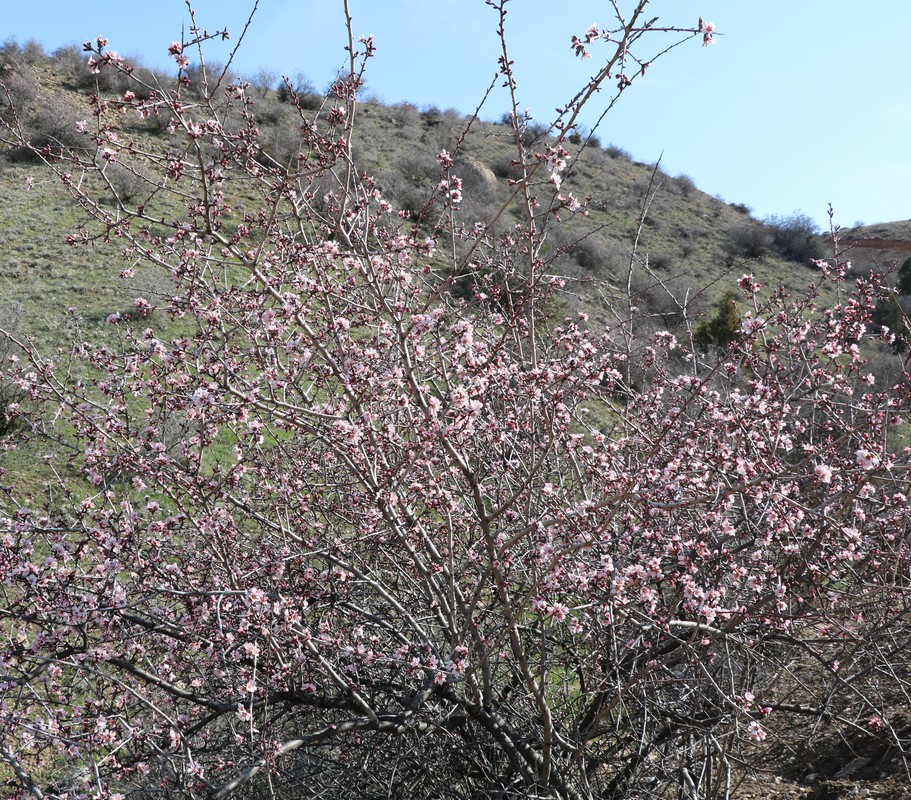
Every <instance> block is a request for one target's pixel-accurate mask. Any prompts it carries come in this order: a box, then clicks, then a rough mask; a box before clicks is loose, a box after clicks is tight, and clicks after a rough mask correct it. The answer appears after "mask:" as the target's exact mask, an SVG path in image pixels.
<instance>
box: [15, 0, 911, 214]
mask: <svg viewBox="0 0 911 800" xmlns="http://www.w3.org/2000/svg"><path fill="white" fill-rule="evenodd" d="M251 3H252V0H251V1H250V2H248V0H199V2H197V4H196V7H197V13H198V20H199V22H200V24H201V25H202V26H204V27H207V28H209V29H210V30H213V29H216V28H219V27H228V28H229V30H230V31H231V32H232V34H234V35H235V36H236V35H237V34H239V33H240V30H241V28H242V27H243V23H244V22H245V21H246V17H247V14H248V12H249V9H250V7H251ZM623 5H626V6H628V5H630V3H629V2H627V1H626V0H621V6H623ZM862 5H864V4H861V3H858V2H856V0H752V1H748V0H733V1H732V0H652V4H651V6H650V8H651V9H652V14H653V15H658V16H660V17H661V19H662V21H664V22H666V23H668V24H682V25H695V23H696V20H697V18H698V16H699V15H700V14H701V15H702V16H703V17H704V18H705V19H706V20H710V21H713V22H715V23H716V25H717V28H718V30H719V31H720V32H722V33H724V34H725V35H724V36H723V37H719V38H718V43H717V44H716V45H715V46H714V47H709V48H704V49H703V48H701V47H699V46H698V44H697V43H696V42H693V43H691V44H689V45H687V46H684V47H681V48H678V49H676V50H674V51H672V52H671V53H670V54H669V55H667V56H666V57H664V58H663V59H662V60H660V61H658V62H657V63H656V64H655V65H654V66H653V67H652V69H651V70H649V72H648V74H647V75H646V77H645V79H644V80H642V81H640V82H638V83H637V84H636V85H635V86H634V87H633V89H632V90H631V91H630V92H628V93H627V94H626V95H625V96H624V98H623V100H622V102H621V103H620V104H619V106H618V107H617V108H616V109H615V110H614V111H613V112H612V113H611V115H609V116H608V118H607V120H606V123H605V125H604V127H603V128H602V129H601V130H600V134H601V139H602V141H604V142H605V143H607V142H610V143H614V144H617V145H619V146H621V147H623V148H625V149H626V150H628V151H629V152H630V153H631V154H632V155H633V156H634V157H635V158H637V159H638V160H642V161H649V162H651V161H654V160H656V159H657V158H658V156H659V155H660V154H661V153H662V151H663V153H664V161H663V164H664V167H665V169H666V171H668V172H670V173H671V174H677V173H686V174H688V175H690V176H691V177H692V178H693V179H694V180H695V181H696V184H697V185H698V186H699V188H700V189H702V190H703V191H706V192H709V193H710V194H717V195H720V196H721V197H723V198H724V199H725V200H728V201H730V202H742V203H746V204H747V205H749V206H750V207H751V208H752V209H753V210H754V213H755V214H756V215H757V216H760V217H764V216H767V215H770V214H789V213H790V212H792V211H795V210H800V211H802V212H804V213H807V214H809V215H810V216H812V217H813V218H814V219H816V220H817V221H818V222H819V223H820V224H826V210H827V204H828V203H830V202H831V203H832V204H833V205H834V207H835V212H836V220H837V222H839V223H840V224H841V225H843V226H849V225H852V224H854V222H855V221H858V220H860V221H864V222H866V223H868V224H869V223H873V222H885V221H889V220H896V219H907V218H909V217H911V198H909V194H911V145H909V138H911V137H909V131H911V92H909V79H911V47H909V46H908V37H909V31H911V0H879V2H876V3H870V4H868V5H867V6H866V8H867V9H868V10H865V9H864V8H862V7H861V6H862ZM341 6H342V4H341V0H260V8H259V11H258V12H257V15H256V17H255V18H254V21H253V25H252V28H251V30H250V33H249V34H248V39H247V41H246V44H245V46H244V48H243V49H242V51H241V53H240V56H239V60H238V61H237V62H236V66H237V67H238V69H240V70H241V71H242V72H248V73H252V72H255V71H256V70H257V69H259V68H267V69H270V70H272V71H274V72H276V73H279V74H289V75H294V74H295V73H298V72H303V73H304V74H306V75H307V76H308V77H309V78H310V79H311V80H312V81H313V82H314V83H315V84H316V85H317V86H318V87H319V88H323V87H324V86H325V85H326V84H327V83H328V81H329V80H330V78H332V77H333V76H334V74H335V72H336V70H337V69H338V68H339V67H340V66H341V65H342V64H343V62H344V57H345V54H344V51H343V49H342V48H343V45H344V28H343V21H342V14H341ZM351 7H352V11H353V15H354V18H355V29H356V32H357V33H358V34H368V33H372V34H374V35H375V37H376V43H377V47H378V52H377V57H376V59H375V60H374V62H373V64H372V67H371V68H370V71H369V73H368V84H369V88H370V90H371V91H372V92H374V93H375V94H376V95H378V96H379V97H380V98H381V99H382V100H384V101H386V102H397V101H402V100H407V101H410V102H413V103H415V104H417V105H419V106H421V105H427V104H435V105H438V106H440V107H441V108H447V107H455V108H458V109H459V110H461V111H464V112H468V111H471V110H473V109H474V107H475V105H476V104H477V101H478V99H479V98H480V96H481V92H482V91H483V89H484V88H485V87H486V86H487V84H488V83H489V81H490V79H491V77H492V75H493V73H494V70H495V68H496V58H497V55H498V53H499V51H498V44H497V40H496V36H495V16H494V14H493V12H492V11H491V9H490V8H488V7H486V6H485V5H484V3H483V0H351ZM510 8H511V9H512V10H511V12H510V16H509V21H510V25H511V27H512V45H511V46H512V50H511V55H512V57H513V58H514V59H515V61H516V71H517V74H518V77H519V80H520V82H521V84H522V98H521V102H522V104H523V106H526V107H528V108H529V109H530V110H531V113H532V114H533V116H535V117H536V118H539V119H541V120H544V119H546V118H547V117H548V115H549V114H550V113H551V112H552V110H553V108H554V107H555V106H557V105H560V104H562V103H565V102H566V100H567V99H568V98H569V96H570V95H571V90H573V89H574V88H577V87H578V86H579V85H581V83H582V82H583V81H584V80H585V78H586V77H587V75H588V74H589V73H590V72H591V71H592V70H593V69H594V68H595V67H596V65H597V57H598V52H595V58H594V59H593V60H592V61H585V62H581V61H578V60H577V59H575V58H573V56H572V55H571V53H570V50H569V37H570V36H571V35H572V34H573V33H582V32H583V31H584V30H585V29H586V28H587V27H588V26H589V25H590V24H591V23H592V22H595V21H597V22H599V23H602V24H606V23H607V22H608V15H607V9H608V3H607V2H606V0H569V1H566V0H564V2H556V3H555V2H552V0H513V2H512V3H511V5H510ZM186 19H187V14H186V7H185V5H184V3H183V2H182V1H181V0H155V2H136V3H129V2H125V0H94V2H92V3H77V2H72V0H41V2H38V3H33V2H31V3H30V2H15V1H14V0H0V20H2V21H0V37H2V38H7V37H13V38H15V39H18V40H20V41H24V40H26V39H37V40H38V41H40V42H41V43H43V44H44V45H45V46H46V47H47V48H48V49H54V48H55V47H58V46H60V45H63V44H67V43H73V42H82V41H83V40H85V39H88V38H93V37H94V36H97V35H99V34H102V35H104V36H106V37H108V39H109V40H110V46H111V47H112V48H114V49H116V50H118V51H119V52H121V53H123V54H139V55H141V56H142V57H143V58H144V60H145V61H146V62H147V63H149V64H152V65H155V66H165V65H167V64H168V60H167V56H166V50H167V46H168V44H169V43H170V42H171V41H172V40H174V39H179V38H180V33H181V26H182V25H183V24H185V22H186ZM221 56H222V58H223V56H224V52H222V53H221ZM218 57H219V54H218V53H216V58H218ZM505 109H506V101H505V98H504V97H503V96H502V95H501V96H499V97H495V98H494V99H493V100H492V101H491V103H490V104H489V105H488V106H487V107H486V108H485V111H484V112H483V115H484V116H485V117H486V118H489V119H495V118H497V117H499V116H500V114H501V113H502V112H503V111H504V110H505ZM588 121H589V122H590V121H591V119H589V120H588Z"/></svg>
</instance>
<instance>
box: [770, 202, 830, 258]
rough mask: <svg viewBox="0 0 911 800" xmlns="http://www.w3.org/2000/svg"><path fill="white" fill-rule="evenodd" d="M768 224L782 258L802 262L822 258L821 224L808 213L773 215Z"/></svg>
mask: <svg viewBox="0 0 911 800" xmlns="http://www.w3.org/2000/svg"><path fill="white" fill-rule="evenodd" d="M766 225H768V226H769V229H770V230H771V232H772V238H773V240H774V242H775V248H776V250H777V251H778V253H779V255H780V256H781V257H782V258H785V259H787V260H788V261H795V262H798V263H800V264H805V263H808V262H809V261H811V260H813V259H819V258H822V256H823V249H822V244H821V242H820V240H819V226H818V225H817V224H816V223H815V222H814V221H813V220H812V218H810V217H809V216H807V215H806V214H801V213H798V212H795V213H794V214H791V215H790V216H788V217H780V216H771V217H769V218H768V219H767V220H766Z"/></svg>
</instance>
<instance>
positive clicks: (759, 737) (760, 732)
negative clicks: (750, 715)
mask: <svg viewBox="0 0 911 800" xmlns="http://www.w3.org/2000/svg"><path fill="white" fill-rule="evenodd" d="M747 736H749V737H750V739H752V740H753V741H754V742H763V741H765V739H766V737H767V736H768V734H767V733H766V732H765V730H764V729H763V727H762V725H760V724H759V723H758V722H757V721H756V720H755V719H754V720H753V721H752V722H750V724H749V725H747Z"/></svg>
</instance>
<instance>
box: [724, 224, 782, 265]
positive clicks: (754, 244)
mask: <svg viewBox="0 0 911 800" xmlns="http://www.w3.org/2000/svg"><path fill="white" fill-rule="evenodd" d="M774 244H775V239H774V237H773V235H772V232H771V231H770V230H769V229H768V228H767V227H766V226H764V225H763V224H762V223H760V222H742V223H739V224H737V225H734V226H733V227H731V228H729V229H728V232H727V238H726V240H725V243H724V251H725V252H726V253H728V254H729V255H731V256H735V257H741V258H762V257H763V256H766V255H768V254H769V253H770V252H771V250H772V247H773V246H774Z"/></svg>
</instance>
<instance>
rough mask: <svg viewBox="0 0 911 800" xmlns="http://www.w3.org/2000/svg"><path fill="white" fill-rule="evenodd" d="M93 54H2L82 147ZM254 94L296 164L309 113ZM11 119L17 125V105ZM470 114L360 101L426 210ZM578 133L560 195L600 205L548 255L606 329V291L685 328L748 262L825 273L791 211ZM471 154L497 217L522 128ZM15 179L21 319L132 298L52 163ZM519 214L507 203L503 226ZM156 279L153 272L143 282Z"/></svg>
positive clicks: (385, 152) (268, 146)
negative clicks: (85, 233) (785, 215)
mask: <svg viewBox="0 0 911 800" xmlns="http://www.w3.org/2000/svg"><path fill="white" fill-rule="evenodd" d="M83 61H84V59H83V57H82V54H81V53H79V52H76V51H74V49H71V48H68V49H64V50H62V51H58V52H57V53H55V54H54V55H53V56H47V55H45V54H43V53H42V52H41V51H40V48H36V47H34V46H26V47H20V46H19V45H16V44H14V43H7V44H6V45H4V47H3V48H2V51H0V68H2V80H3V82H4V85H5V86H7V88H8V89H9V94H8V101H9V100H10V99H12V100H13V101H15V102H16V104H17V105H18V106H19V110H18V114H17V116H16V117H15V119H16V120H17V121H18V122H19V123H21V124H22V125H23V127H24V129H25V130H26V132H27V133H28V134H29V135H31V136H32V137H33V138H34V139H36V140H38V141H39V142H44V141H54V142H60V143H64V144H68V143H71V142H78V141H79V140H78V139H74V136H75V134H74V126H75V125H76V123H77V122H78V121H79V120H80V119H84V118H86V117H87V116H88V115H89V112H88V108H87V106H86V100H87V97H88V95H89V94H91V93H92V92H95V91H97V90H100V91H101V93H102V95H104V94H107V95H108V96H110V97H115V96H116V95H117V92H118V91H120V90H122V88H123V87H119V86H117V85H115V83H113V82H111V80H109V81H108V83H106V84H103V85H101V86H96V85H95V79H94V77H93V76H92V75H90V74H89V73H88V71H87V70H86V68H85V65H84V63H83ZM149 76H150V77H152V78H154V79H158V80H160V81H162V82H165V81H167V80H169V78H168V76H165V75H160V76H154V75H152V74H151V73H149ZM300 88H302V90H303V91H304V92H305V93H306V97H307V102H308V103H309V104H310V105H312V107H313V113H314V116H318V114H319V108H320V106H321V103H322V98H321V97H320V96H319V95H318V94H316V93H313V92H311V91H310V87H307V86H303V87H300ZM249 91H250V92H251V93H253V94H254V96H255V99H256V106H255V111H256V114H257V117H258V119H259V122H260V125H261V127H262V135H261V137H260V140H259V144H260V146H261V147H262V150H263V153H264V158H265V157H271V158H275V159H276V160H278V161H280V162H282V161H287V159H289V158H291V157H292V155H293V152H294V148H295V146H296V145H297V142H298V140H299V134H298V126H299V119H298V117H297V115H296V113H295V111H294V109H293V108H292V107H291V105H290V104H289V103H287V102H284V101H286V100H287V91H285V90H283V89H281V87H280V86H278V85H276V84H274V83H272V84H270V82H269V81H266V80H263V79H260V80H258V81H256V85H255V86H253V87H251V88H250V90H249ZM7 104H8V102H7ZM4 116H5V119H7V121H8V122H13V121H14V116H13V112H12V111H11V110H9V109H7V110H6V111H5V112H4ZM468 122H469V120H467V119H466V118H465V117H463V116H462V115H460V114H458V113H457V112H455V111H440V110H439V109H437V108H424V109H418V108H416V107H415V106H413V105H410V104H398V105H394V106H385V105H382V104H380V103H377V102H372V101H369V100H368V101H366V102H364V103H362V104H361V105H360V107H359V111H358V120H357V133H356V139H355V151H354V156H355V160H356V162H357V163H358V165H359V168H361V169H363V170H365V171H367V172H369V173H371V174H373V175H374V176H375V177H376V179H377V182H378V185H379V187H380V188H381V189H382V191H383V193H384V195H386V196H387V197H388V198H389V199H390V200H391V201H392V202H393V204H395V205H398V206H399V207H402V208H405V209H410V210H411V211H413V212H414V213H415V214H417V213H418V212H419V211H420V209H421V208H422V206H423V203H424V201H425V199H426V197H427V196H428V194H429V192H430V190H431V189H432V187H433V186H434V185H435V182H436V180H437V177H438V165H437V164H436V161H435V155H436V153H437V152H438V151H439V150H441V149H448V150H450V151H453V152H455V151H456V149H457V142H458V140H459V138H460V137H462V136H463V135H464V132H465V130H466V127H467V126H468ZM123 125H124V126H125V127H129V128H130V130H131V132H133V133H136V132H137V131H140V132H141V134H142V135H143V136H147V137H163V136H167V132H166V131H165V130H164V129H163V126H162V124H161V123H160V122H156V121H155V120H152V121H149V122H141V121H139V122H137V121H136V120H132V119H124V120H123ZM545 133H546V131H545V130H544V129H543V127H539V126H537V125H536V124H535V123H531V124H530V125H529V126H528V128H527V130H526V138H527V139H528V140H529V141H533V140H535V139H537V140H538V141H537V145H538V148H539V149H543V147H544V144H545V142H546V136H545ZM7 138H8V137H7ZM571 142H572V143H571V145H570V150H571V154H570V155H571V159H572V160H571V168H570V169H569V171H568V173H567V175H566V179H565V181H564V183H563V186H562V188H561V191H562V192H563V193H564V194H565V193H567V192H571V193H572V194H573V196H574V197H576V198H578V199H580V200H583V201H587V203H588V214H587V216H586V217H582V216H580V215H576V216H575V217H574V219H573V221H572V222H571V223H570V224H569V225H564V226H561V227H560V228H558V229H555V232H554V235H553V236H552V237H550V239H549V243H550V250H549V252H548V253H545V254H544V255H545V257H547V258H549V259H551V260H552V269H553V271H554V272H556V273H557V274H559V275H561V276H563V277H565V278H566V279H567V284H566V287H565V293H564V295H563V299H564V302H565V304H566V307H567V310H569V311H574V310H585V311H586V312H587V313H588V314H589V315H590V316H591V318H592V321H593V322H594V323H595V324H600V323H605V322H609V318H608V314H607V307H606V305H605V303H604V302H603V300H604V298H616V297H617V296H618V295H624V294H625V293H626V292H627V290H628V289H629V290H631V291H632V293H633V295H634V296H633V302H634V304H635V305H636V306H637V307H638V308H639V309H640V310H639V314H640V316H641V317H642V319H643V320H645V319H654V320H655V323H654V324H655V325H658V326H660V327H673V326H674V325H676V324H679V323H680V321H681V315H680V312H681V310H682V309H684V308H685V309H686V313H687V315H688V316H689V317H690V319H696V318H698V316H699V315H700V314H702V313H704V312H705V311H706V309H707V308H709V307H710V304H711V302H712V301H714V300H715V299H717V298H718V297H720V296H721V295H722V294H723V293H724V292H725V291H726V290H729V289H730V288H732V287H733V284H734V281H735V280H736V278H737V277H739V275H741V274H742V273H744V272H752V273H754V274H756V275H757V277H758V278H759V280H760V281H762V282H763V283H765V284H766V285H770V284H771V285H777V284H779V283H780V284H783V285H785V286H786V287H787V288H788V289H789V290H790V291H799V290H800V289H802V288H803V287H804V286H805V285H806V284H807V283H808V282H809V281H811V280H814V273H813V269H812V267H810V266H809V265H808V264H807V263H806V259H805V258H798V259H797V261H796V262H795V261H794V260H788V258H787V256H788V255H791V257H792V258H793V253H789V252H788V249H787V247H782V246H781V243H780V242H779V241H778V239H779V238H780V237H778V235H777V234H778V232H779V231H778V230H777V228H776V225H777V226H778V227H781V225H782V224H786V223H787V222H788V221H787V220H779V221H776V224H775V225H772V226H769V225H767V224H765V223H763V222H761V221H759V220H756V219H754V218H753V217H752V216H751V215H750V213H749V209H748V208H747V207H746V206H743V205H731V204H728V203H725V202H724V201H722V200H721V199H719V198H716V197H711V196H709V195H707V194H705V193H703V192H701V191H699V190H698V189H697V188H696V186H695V185H694V183H693V181H692V179H690V178H689V177H688V176H686V175H678V176H676V177H674V176H670V175H667V174H665V173H664V172H663V171H662V170H661V169H660V165H655V164H643V163H639V162H635V161H633V160H632V159H631V158H630V157H629V156H628V155H627V154H626V153H625V152H624V151H623V150H622V149H620V148H617V147H614V146H611V145H607V146H603V145H602V144H601V143H600V142H599V140H598V138H597V137H596V136H593V137H591V138H590V139H589V138H588V137H585V136H582V135H581V134H580V135H575V136H573V137H571ZM74 146H75V145H74ZM458 153H459V155H458V160H457V170H458V172H459V173H460V174H461V176H462V177H463V180H464V190H465V191H464V195H465V202H464V203H463V205H462V207H461V211H460V214H461V216H462V219H463V221H464V222H466V223H472V222H474V221H476V220H484V219H486V218H487V217H488V216H489V215H490V213H491V210H492V209H494V208H496V207H497V206H498V205H499V204H501V203H502V202H503V201H504V199H505V198H506V197H507V195H508V192H509V181H510V179H511V178H514V177H516V170H515V167H514V165H513V163H511V162H512V161H513V159H515V157H516V145H515V141H514V133H513V130H512V127H511V126H510V125H505V124H498V123H493V122H481V121H475V122H474V123H473V124H472V125H471V126H470V129H469V131H468V133H467V135H464V139H463V140H462V143H461V146H460V147H458ZM112 179H113V180H114V182H115V184H116V185H117V188H118V190H120V191H123V192H124V193H132V192H135V191H141V190H142V188H143V187H142V186H137V185H136V180H135V178H133V177H132V176H130V175H129V174H126V173H122V172H121V173H118V172H117V170H112ZM0 190H2V192H3V196H4V200H5V202H4V208H3V211H2V218H3V222H4V225H3V226H2V230H0V290H2V292H3V297H4V303H5V305H6V306H7V307H8V308H9V309H10V310H8V311H7V312H6V316H7V317H8V318H10V319H12V318H14V317H15V318H19V319H21V320H22V321H23V324H25V325H26V327H27V330H28V331H29V332H30V333H32V334H34V335H35V336H37V337H38V338H39V339H40V340H42V341H45V342H48V343H51V342H57V341H59V340H60V337H61V335H62V334H66V332H67V331H68V328H67V325H68V324H69V323H67V320H68V319H69V315H68V313H67V309H69V308H70V307H75V308H77V309H78V310H79V312H80V314H82V315H83V317H84V318H85V319H86V321H87V322H88V323H92V322H95V321H98V320H103V319H104V318H105V317H107V316H108V315H109V314H111V313H115V312H118V311H122V310H123V308H124V306H125V304H128V303H130V301H131V299H132V297H133V296H135V290H136V286H129V285H124V284H123V283H122V282H121V281H119V280H118V279H117V275H118V274H119V272H120V270H121V269H122V268H123V267H124V266H125V265H124V264H122V263H119V262H118V256H117V253H116V252H113V251H112V249H111V248H104V249H103V250H102V249H98V248H94V247H70V246H67V245H66V236H67V235H68V234H71V233H74V232H75V231H76V229H77V228H78V227H79V225H80V224H81V222H82V220H81V217H80V212H79V211H78V210H77V209H76V208H74V206H73V204H72V203H71V202H70V201H69V199H68V197H67V193H66V192H65V190H64V188H63V187H62V186H60V185H59V184H58V182H57V181H56V180H55V179H54V178H53V177H52V176H51V175H50V174H49V173H48V172H47V171H46V170H45V169H44V168H43V167H42V166H41V165H40V164H38V163H35V161H34V160H30V159H27V158H24V157H23V153H21V152H20V151H17V150H16V149H15V148H13V149H8V150H7V152H6V154H5V156H4V157H3V158H2V160H0ZM783 204H784V205H786V204H787V200H786V198H783ZM516 212H517V213H518V209H516ZM510 219H511V217H510V214H509V213H507V214H506V215H505V216H504V218H503V219H502V220H501V223H500V227H501V228H502V227H504V226H507V225H509V224H510ZM815 247H817V248H819V247H820V246H819V245H818V244H817V245H815ZM818 252H819V253H820V254H821V253H822V250H821V249H819V251H818ZM798 255H800V254H798ZM631 267H632V269H631ZM153 280H154V278H152V277H150V276H143V277H142V278H141V279H140V283H142V282H143V281H153ZM134 283H135V280H134ZM142 288H145V289H147V288H148V287H147V286H142ZM624 305H625V302H624Z"/></svg>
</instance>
